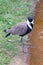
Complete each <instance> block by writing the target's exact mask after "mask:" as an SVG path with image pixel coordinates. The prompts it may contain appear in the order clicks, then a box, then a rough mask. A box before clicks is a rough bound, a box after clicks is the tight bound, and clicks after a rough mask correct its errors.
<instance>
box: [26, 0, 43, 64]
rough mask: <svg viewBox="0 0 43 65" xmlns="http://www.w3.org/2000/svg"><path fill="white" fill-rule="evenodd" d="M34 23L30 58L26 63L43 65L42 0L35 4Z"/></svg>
mask: <svg viewBox="0 0 43 65" xmlns="http://www.w3.org/2000/svg"><path fill="white" fill-rule="evenodd" d="M34 19H35V24H34V28H33V31H32V33H31V34H32V35H31V38H30V42H31V46H32V47H31V48H30V60H29V57H28V60H27V62H28V65H29V61H30V65H43V0H40V2H39V3H38V4H37V6H36V14H35V17H34ZM28 53H29V52H28Z"/></svg>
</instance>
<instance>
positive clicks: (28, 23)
mask: <svg viewBox="0 0 43 65" xmlns="http://www.w3.org/2000/svg"><path fill="white" fill-rule="evenodd" d="M26 23H27V25H28V26H29V28H30V29H32V26H31V25H30V22H29V21H28V20H27V22H26Z"/></svg>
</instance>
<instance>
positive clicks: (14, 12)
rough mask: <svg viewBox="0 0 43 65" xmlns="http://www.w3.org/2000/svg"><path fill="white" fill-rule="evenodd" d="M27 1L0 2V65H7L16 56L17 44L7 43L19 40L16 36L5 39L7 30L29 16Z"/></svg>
mask: <svg viewBox="0 0 43 65" xmlns="http://www.w3.org/2000/svg"><path fill="white" fill-rule="evenodd" d="M29 5H31V3H30V2H29V1H28V0H0V65H8V64H9V62H10V61H11V58H12V57H13V56H15V55H16V54H17V51H18V48H17V45H18V44H19V42H18V41H17V42H9V40H10V41H14V40H18V39H20V38H19V37H18V36H12V35H11V36H10V37H8V38H5V33H4V32H3V30H4V29H7V28H9V27H11V26H13V25H15V24H16V23H18V22H21V21H22V20H23V19H24V18H26V17H27V16H29V15H30V14H29V11H30V9H29V7H28V6H29Z"/></svg>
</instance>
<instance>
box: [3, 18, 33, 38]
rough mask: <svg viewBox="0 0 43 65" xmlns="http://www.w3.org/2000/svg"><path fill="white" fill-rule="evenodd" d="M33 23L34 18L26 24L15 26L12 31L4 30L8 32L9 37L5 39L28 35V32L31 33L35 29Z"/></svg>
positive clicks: (29, 19)
mask: <svg viewBox="0 0 43 65" xmlns="http://www.w3.org/2000/svg"><path fill="white" fill-rule="evenodd" d="M28 22H29V23H28ZM32 22H33V18H32V17H28V19H27V20H26V21H25V22H21V23H19V24H16V25H15V26H12V27H11V28H10V29H7V30H4V32H7V35H6V36H5V37H7V36H9V35H10V34H13V35H15V34H17V35H19V36H22V35H26V34H27V31H28V32H29V31H30V30H32V27H33V26H32V25H33V23H32ZM27 26H28V28H27Z"/></svg>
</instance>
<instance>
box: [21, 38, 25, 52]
mask: <svg viewBox="0 0 43 65" xmlns="http://www.w3.org/2000/svg"><path fill="white" fill-rule="evenodd" d="M21 43H22V52H23V53H24V40H23V37H21Z"/></svg>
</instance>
